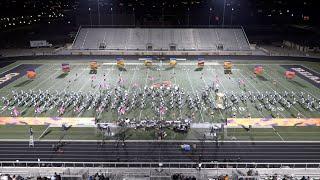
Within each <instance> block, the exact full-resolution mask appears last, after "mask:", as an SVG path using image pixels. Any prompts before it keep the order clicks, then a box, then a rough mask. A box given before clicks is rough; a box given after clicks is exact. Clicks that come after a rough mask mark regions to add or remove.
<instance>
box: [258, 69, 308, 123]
mask: <svg viewBox="0 0 320 180" xmlns="http://www.w3.org/2000/svg"><path fill="white" fill-rule="evenodd" d="M265 74H266V75H267V76H268V77H269V78H271V79H273V78H272V77H271V76H270V75H268V73H265ZM262 82H263V81H262ZM263 83H264V84H265V85H267V87H269V88H270V89H271V90H272V91H275V90H274V89H273V88H272V87H271V86H269V85H268V84H266V83H265V82H263ZM279 84H280V86H281V87H283V89H286V90H288V91H290V90H289V89H288V88H286V87H285V86H283V85H282V84H281V83H279ZM292 107H293V109H294V110H296V111H297V112H298V113H300V114H301V115H302V116H303V117H304V118H306V116H305V115H303V114H302V113H301V112H300V111H299V110H298V109H296V108H295V107H294V106H292Z"/></svg>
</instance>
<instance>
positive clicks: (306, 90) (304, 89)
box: [266, 65, 318, 99]
mask: <svg viewBox="0 0 320 180" xmlns="http://www.w3.org/2000/svg"><path fill="white" fill-rule="evenodd" d="M299 66H302V67H304V68H306V67H305V66H303V65H299ZM266 67H267V68H269V69H270V70H271V68H270V67H268V66H266ZM306 69H308V68H306ZM299 78H300V77H299ZM276 79H277V80H279V78H276ZM300 79H302V78H300ZM302 80H303V81H305V80H304V79H302ZM299 89H302V91H304V92H306V93H308V94H310V95H311V96H313V97H314V98H316V99H318V98H317V97H316V96H315V95H313V94H312V93H310V92H309V91H308V90H306V89H304V88H300V87H299Z"/></svg>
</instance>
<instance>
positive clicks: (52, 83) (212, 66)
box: [0, 60, 320, 140]
mask: <svg viewBox="0 0 320 180" xmlns="http://www.w3.org/2000/svg"><path fill="white" fill-rule="evenodd" d="M43 62H44V61H20V62H16V63H14V64H11V65H10V66H9V67H5V68H2V69H0V70H1V73H2V72H5V71H6V70H7V69H10V68H12V67H14V66H16V65H19V64H22V63H35V64H42V65H41V66H40V67H39V68H37V69H36V72H37V78H36V79H34V80H32V81H30V80H28V79H27V77H21V78H19V79H18V80H16V81H14V82H12V83H10V84H9V85H7V86H5V87H3V88H2V89H1V92H0V97H3V96H10V95H11V91H12V90H15V91H20V90H23V91H28V90H39V89H41V90H49V91H51V92H55V91H74V92H80V91H81V92H92V93H100V90H99V88H98V87H99V83H100V82H103V79H104V75H105V77H106V82H107V84H108V86H109V87H110V88H111V89H112V88H113V87H115V86H116V85H117V81H118V80H119V77H122V79H123V80H124V88H125V89H126V90H127V91H128V92H129V93H130V92H133V91H137V92H142V90H143V87H145V86H147V87H150V86H151V85H152V84H154V83H160V82H163V81H171V83H172V84H175V85H179V86H180V87H181V88H183V90H184V91H185V93H186V94H190V95H191V96H195V95H196V94H198V95H200V94H199V93H200V92H201V91H202V90H203V89H204V88H206V87H208V86H210V85H211V84H212V82H214V81H217V79H218V81H219V84H220V91H221V92H231V91H233V92H234V93H241V92H248V91H251V92H265V91H278V92H283V91H288V92H291V91H295V92H304V93H305V94H309V95H310V96H312V97H314V98H316V99H319V98H320V91H319V88H317V87H316V86H314V85H312V84H310V83H309V82H307V81H305V80H304V79H302V78H300V77H298V76H297V77H296V78H295V79H294V80H291V81H288V80H287V79H285V78H284V71H285V70H286V69H285V68H283V67H281V66H280V65H281V64H301V62H281V61H267V62H264V61H258V62H257V61H254V62H255V63H251V62H250V61H234V66H233V74H232V75H231V76H229V75H225V74H224V68H223V61H214V60H212V61H210V60H207V61H206V65H205V67H204V68H203V70H202V71H196V68H197V66H196V63H197V62H196V61H186V62H184V61H183V62H178V65H177V66H176V67H175V68H169V66H168V62H159V61H158V62H156V65H154V66H153V67H152V68H147V67H145V66H144V65H143V62H139V61H130V63H129V62H126V66H125V69H126V71H119V69H118V68H117V66H116V65H115V63H114V61H99V64H100V67H99V69H98V71H97V74H96V75H95V76H96V80H94V82H93V84H92V83H91V78H92V76H93V75H92V74H89V72H90V68H89V62H88V61H77V63H72V62H70V65H71V72H70V73H69V74H67V75H64V74H63V73H62V70H61V63H64V61H47V62H45V63H43ZM103 63H105V64H103ZM257 64H261V65H263V67H264V73H263V75H262V76H261V77H259V78H256V77H255V76H254V74H253V69H254V66H255V65H257ZM302 65H303V66H305V67H307V68H310V69H312V70H313V71H315V72H319V71H320V65H319V63H310V62H306V63H302ZM76 74H77V76H76ZM150 77H152V79H153V80H150ZM239 79H241V80H243V81H244V82H245V84H246V87H245V88H244V87H243V86H240V87H239V85H238V81H239ZM68 81H70V82H71V83H68ZM274 82H276V84H274ZM210 96H211V97H212V98H214V97H213V96H214V94H211V95H210ZM277 106H279V107H280V105H277ZM2 107H3V102H2V101H1V103H0V109H1V108H2ZM239 107H241V110H240V109H237V110H236V111H235V112H236V117H237V118H244V117H247V115H248V113H250V114H251V117H252V118H263V117H268V116H270V115H271V114H272V112H270V111H268V110H266V109H263V110H262V111H258V110H257V109H256V107H255V103H251V102H250V101H249V102H248V104H247V105H245V104H243V103H242V102H241V101H240V104H239ZM18 108H19V110H20V111H21V112H23V113H22V116H24V117H34V116H35V114H34V107H31V108H26V107H18ZM280 109H281V110H279V114H278V116H279V118H295V117H297V114H298V113H300V114H301V115H302V117H304V118H320V112H319V111H308V110H306V109H305V108H303V107H302V106H301V105H299V104H296V105H294V107H292V108H291V109H290V110H288V109H285V108H280ZM0 116H2V117H6V116H10V111H9V110H6V109H3V110H0ZM37 116H39V117H55V116H58V112H57V109H52V110H50V111H48V112H46V113H43V114H40V115H37ZM94 116H96V112H95V111H94V110H89V111H85V112H83V113H80V114H75V113H73V111H72V110H69V111H67V112H66V113H65V114H64V115H63V117H94ZM153 116H156V115H155V114H154V113H153V111H152V109H151V108H150V107H149V106H147V107H146V108H145V109H137V110H134V111H130V112H129V113H128V114H126V117H129V118H130V119H131V118H136V119H137V120H141V119H144V118H146V117H153ZM231 116H232V115H231V112H229V111H222V110H216V111H212V110H210V108H206V109H200V110H198V111H190V110H189V109H188V108H183V109H182V110H181V111H180V110H179V109H177V108H173V109H169V110H168V112H167V113H166V114H165V116H164V117H162V118H163V119H167V120H172V119H176V118H178V117H181V118H187V117H193V119H192V120H193V121H192V122H193V123H206V122H209V123H222V122H224V119H226V118H230V117H231ZM99 119H101V122H116V120H117V119H118V115H117V113H116V112H114V111H111V110H110V111H108V112H106V111H105V112H103V113H102V114H101V115H100V116H99ZM10 128H13V129H11V130H10ZM16 128H17V127H15V126H13V127H8V126H2V127H1V132H0V138H1V139H6V138H7V137H8V136H9V137H10V138H12V139H15V138H17V139H23V138H26V136H27V135H26V134H24V130H21V129H20V130H19V127H18V128H17V129H16ZM20 128H22V127H20ZM43 130H44V128H43V127H42V126H39V127H37V128H36V129H35V131H36V136H40V134H41V133H42V132H43ZM53 130H54V131H53V132H52V134H50V135H48V137H46V138H48V139H58V138H59V137H60V135H61V133H60V132H59V131H60V130H59V128H58V129H56V130H55V129H53ZM305 130H306V129H302V128H291V129H290V128H282V129H281V130H280V131H279V134H275V133H274V131H273V129H265V130H263V129H257V131H256V132H254V137H255V138H254V139H255V140H304V139H309V140H318V139H319V138H318V137H319V133H318V132H319V131H318V128H317V127H310V129H308V133H306V132H304V131H305ZM309 130H310V131H309ZM9 131H10V132H19V133H20V134H19V133H17V134H15V135H13V134H10V133H9ZM136 134H139V133H136ZM136 134H135V135H134V136H133V137H132V138H133V139H139V138H140V136H139V135H136ZM151 134H152V133H151ZM308 134H309V135H310V136H309V135H308ZM279 135H280V136H281V138H280V136H279ZM69 136H70V138H71V139H72V138H75V139H99V138H100V137H101V136H100V135H99V133H97V132H96V131H95V130H94V128H93V129H85V130H84V129H82V130H79V129H77V128H74V129H73V131H71V133H70V135H69ZM135 136H136V137H135ZM232 136H235V137H236V138H237V139H240V140H246V139H247V140H250V139H251V138H252V137H251V135H250V134H248V133H247V132H242V130H241V129H231V130H230V131H228V137H232ZM9 137H8V138H9ZM144 137H146V136H144ZM170 137H171V136H170ZM150 138H152V136H151V135H150V137H148V138H145V139H150ZM175 138H176V139H183V137H176V135H172V139H175ZM188 138H189V137H188ZM190 138H191V139H192V138H194V136H193V135H190Z"/></svg>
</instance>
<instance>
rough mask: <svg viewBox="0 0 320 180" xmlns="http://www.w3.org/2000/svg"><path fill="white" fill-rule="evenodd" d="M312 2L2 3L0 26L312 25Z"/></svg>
mask: <svg viewBox="0 0 320 180" xmlns="http://www.w3.org/2000/svg"><path fill="white" fill-rule="evenodd" d="M315 1H316V0H225V1H224V0H154V1H153V0H46V1H43V0H1V1H0V28H1V29H8V28H9V29H10V28H16V27H19V26H26V25H34V24H66V25H70V26H74V27H77V26H79V25H84V24H87V25H91V24H92V25H132V26H153V25H161V26H182V27H183V26H208V25H209V26H213V25H217V26H220V25H222V24H224V25H268V24H298V25H312V26H317V25H319V24H320V23H319V22H320V18H319V15H318V13H317V6H315ZM224 2H225V4H224ZM224 5H225V6H224ZM224 8H225V13H224V14H225V16H224V20H223V11H224Z"/></svg>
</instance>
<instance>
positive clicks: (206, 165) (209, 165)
mask: <svg viewBox="0 0 320 180" xmlns="http://www.w3.org/2000/svg"><path fill="white" fill-rule="evenodd" d="M160 164H161V165H160ZM160 164H159V162H51V161H1V162H0V167H1V168H3V167H63V168H64V167H66V168H71V167H79V168H159V167H161V168H168V169H170V168H186V169H194V168H199V164H198V163H194V162H161V163H160ZM201 168H202V169H226V168H235V169H238V168H317V169H319V170H320V163H255V162H251V163H250V162H203V163H201Z"/></svg>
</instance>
